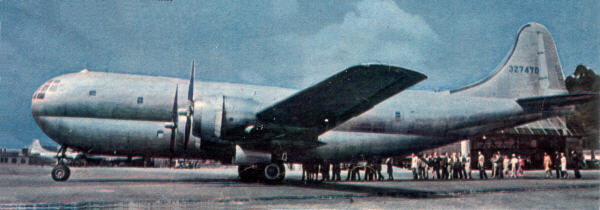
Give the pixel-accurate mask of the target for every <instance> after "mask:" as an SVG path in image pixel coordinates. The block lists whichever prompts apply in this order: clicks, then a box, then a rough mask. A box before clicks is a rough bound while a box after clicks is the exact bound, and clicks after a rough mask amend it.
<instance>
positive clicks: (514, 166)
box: [510, 153, 519, 178]
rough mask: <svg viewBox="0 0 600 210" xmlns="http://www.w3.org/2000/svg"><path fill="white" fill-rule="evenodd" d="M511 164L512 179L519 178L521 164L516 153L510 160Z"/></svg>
mask: <svg viewBox="0 0 600 210" xmlns="http://www.w3.org/2000/svg"><path fill="white" fill-rule="evenodd" d="M510 163H511V166H510V167H511V168H510V169H512V170H511V171H512V172H511V173H510V178H517V167H518V164H519V159H518V158H517V156H516V155H515V153H513V154H512V159H510Z"/></svg>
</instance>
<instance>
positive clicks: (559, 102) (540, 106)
mask: <svg viewBox="0 0 600 210" xmlns="http://www.w3.org/2000/svg"><path fill="white" fill-rule="evenodd" d="M598 96H599V95H598V93H576V94H566V95H554V96H538V97H530V98H520V99H517V103H519V105H521V107H523V108H524V109H525V110H528V111H543V110H548V109H550V108H553V107H560V106H568V105H574V104H582V103H587V102H591V101H593V100H598Z"/></svg>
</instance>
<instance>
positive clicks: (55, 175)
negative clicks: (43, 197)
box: [52, 164, 71, 182]
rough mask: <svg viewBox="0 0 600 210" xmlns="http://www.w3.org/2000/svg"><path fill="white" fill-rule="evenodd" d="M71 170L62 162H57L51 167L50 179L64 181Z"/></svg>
mask: <svg viewBox="0 0 600 210" xmlns="http://www.w3.org/2000/svg"><path fill="white" fill-rule="evenodd" d="M70 175H71V170H70V169H69V167H68V166H66V165H64V164H58V165H56V167H54V168H53V169H52V179H54V181H57V182H64V181H67V179H69V176H70Z"/></svg>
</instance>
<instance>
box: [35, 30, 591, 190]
mask: <svg viewBox="0 0 600 210" xmlns="http://www.w3.org/2000/svg"><path fill="white" fill-rule="evenodd" d="M399 50H400V49H399ZM194 66H195V65H194V64H192V73H191V78H190V80H189V81H186V80H181V79H177V78H168V77H158V76H142V75H131V74H117V73H104V72H91V71H87V70H83V71H81V72H79V73H72V74H66V75H62V76H58V77H55V78H53V79H51V80H49V81H48V82H46V83H45V84H43V85H42V86H41V87H40V88H39V89H38V90H37V91H36V92H35V93H34V95H33V100H32V106H31V110H32V113H33V116H34V119H35V121H36V122H37V124H38V125H39V126H40V128H41V129H42V130H43V131H44V132H45V133H46V134H47V135H48V136H49V137H50V138H52V139H53V140H54V141H56V142H57V143H59V144H60V145H61V146H62V148H61V149H60V151H59V153H61V152H64V151H65V150H66V148H73V149H76V150H79V151H82V152H84V153H86V154H100V155H121V156H141V157H177V158H190V159H192V158H203V159H213V160H219V161H221V162H223V163H230V164H237V165H239V167H238V171H239V176H240V178H241V179H242V180H244V181H256V180H262V181H264V182H266V183H278V182H281V181H282V180H283V178H284V176H285V169H284V167H283V163H285V162H296V163H298V162H300V163H301V162H306V161H314V160H329V161H342V162H344V161H352V160H356V159H358V158H359V157H373V156H377V157H387V156H398V155H402V154H406V153H409V152H414V151H419V150H423V149H427V148H433V147H437V146H441V145H444V144H448V143H452V142H455V141H458V140H461V139H465V138H469V137H472V136H476V135H482V134H483V133H485V132H490V131H494V130H498V129H503V128H508V127H514V126H516V125H519V124H523V123H527V122H531V121H536V120H540V119H543V118H548V117H553V116H559V115H563V114H566V113H568V112H569V110H571V109H570V107H569V106H568V105H571V104H576V103H583V102H587V101H590V100H594V99H596V98H597V96H596V95H593V94H571V95H569V94H568V93H567V91H566V90H565V85H564V78H563V77H564V76H563V73H562V69H561V65H560V63H559V60H558V55H557V51H556V47H555V45H554V40H553V39H552V37H551V36H550V33H549V32H548V31H547V29H546V28H545V27H544V26H542V25H540V24H537V23H529V24H526V25H525V26H523V27H522V28H521V29H520V30H519V32H518V35H517V40H516V42H515V44H514V46H513V48H512V50H511V51H510V52H509V54H508V56H507V57H506V58H505V60H504V61H503V62H502V63H501V65H500V66H499V68H498V70H497V72H496V73H495V74H494V75H493V76H491V77H489V78H487V79H485V80H483V81H480V82H478V83H476V84H473V85H470V86H467V87H464V88H461V89H458V90H452V91H446V92H427V91H404V90H405V89H407V88H409V87H411V86H413V85H415V84H417V83H418V82H420V81H422V80H424V79H426V76H425V75H423V74H421V73H418V72H415V71H411V70H407V69H404V68H399V67H394V66H388V65H380V64H365V65H357V66H353V67H350V68H348V69H346V70H343V71H341V72H339V73H337V74H335V75H333V76H331V77H329V78H327V79H326V80H324V81H322V82H320V83H318V84H316V85H314V86H312V87H309V88H307V89H304V90H299V91H298V90H292V89H285V88H278V87H268V86H256V85H246V84H230V83H217V82H195V81H194V69H195V67H194ZM448 73H449V74H452V72H451V71H448ZM186 86H187V89H184V88H181V87H186ZM181 95H185V96H187V97H185V98H184V97H180V96H181ZM69 174H70V170H69V168H68V167H67V166H66V165H65V164H61V163H59V164H58V165H57V166H56V167H55V168H54V169H53V171H52V177H53V178H54V180H56V181H65V180H67V179H68V177H69Z"/></svg>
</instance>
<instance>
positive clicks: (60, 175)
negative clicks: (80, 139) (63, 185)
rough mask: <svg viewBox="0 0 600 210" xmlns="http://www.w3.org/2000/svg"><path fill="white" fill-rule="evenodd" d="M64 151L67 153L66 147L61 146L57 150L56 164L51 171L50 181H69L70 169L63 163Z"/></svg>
mask: <svg viewBox="0 0 600 210" xmlns="http://www.w3.org/2000/svg"><path fill="white" fill-rule="evenodd" d="M66 151H67V147H65V146H61V147H60V149H59V150H58V153H57V154H56V158H57V159H58V163H57V164H56V166H55V167H54V168H53V169H52V179H54V181H57V182H64V181H67V179H69V176H70V175H71V169H69V166H67V164H66V163H65V162H64V158H65V152H66Z"/></svg>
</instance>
